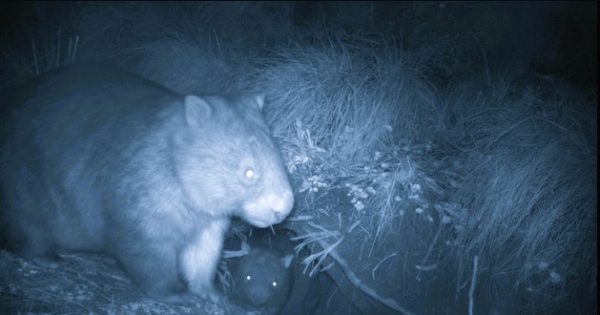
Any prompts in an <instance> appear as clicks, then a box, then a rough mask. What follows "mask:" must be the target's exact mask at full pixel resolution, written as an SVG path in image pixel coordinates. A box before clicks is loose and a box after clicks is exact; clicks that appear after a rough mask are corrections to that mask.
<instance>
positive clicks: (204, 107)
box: [183, 95, 212, 127]
mask: <svg viewBox="0 0 600 315" xmlns="http://www.w3.org/2000/svg"><path fill="white" fill-rule="evenodd" d="M183 107H184V115H185V122H186V123H187V125H188V126H190V127H200V126H202V125H204V123H205V122H206V121H207V120H208V119H209V118H210V116H211V114H212V109H211V108H210V104H208V103H207V102H206V101H205V100H204V99H202V98H200V97H198V96H196V95H187V96H186V97H185V100H184V104H183Z"/></svg>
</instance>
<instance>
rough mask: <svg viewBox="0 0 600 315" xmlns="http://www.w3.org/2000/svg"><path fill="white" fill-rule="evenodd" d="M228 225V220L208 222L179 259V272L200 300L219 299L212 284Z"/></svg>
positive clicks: (215, 300)
mask: <svg viewBox="0 0 600 315" xmlns="http://www.w3.org/2000/svg"><path fill="white" fill-rule="evenodd" d="M228 225H229V221H228V220H219V221H212V222H210V224H208V225H207V226H206V228H204V229H203V230H201V231H200V232H199V233H198V235H196V237H195V239H194V241H193V243H191V244H189V245H188V246H187V247H186V248H185V249H184V251H183V253H182V255H181V258H180V259H181V271H182V274H183V275H184V277H185V279H186V280H187V281H188V287H189V289H190V291H192V293H194V294H196V295H199V296H201V297H202V298H205V299H206V298H210V299H211V300H212V301H213V302H218V301H219V300H220V299H221V298H220V295H219V294H218V293H217V291H216V290H215V289H214V287H213V284H212V282H213V278H214V276H215V272H216V269H217V264H218V262H219V258H220V257H221V249H222V247H223V237H224V234H225V230H226V229H227V226H228Z"/></svg>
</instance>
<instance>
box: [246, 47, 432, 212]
mask: <svg viewBox="0 0 600 315" xmlns="http://www.w3.org/2000/svg"><path fill="white" fill-rule="evenodd" d="M242 82H243V83H246V85H245V86H243V87H242V89H249V90H254V91H262V92H265V93H266V94H267V96H268V99H269V105H268V107H267V109H266V116H267V120H268V121H269V123H270V125H271V126H272V129H273V133H274V135H275V137H277V138H278V139H280V143H281V144H282V147H283V148H282V150H283V152H284V155H285V156H286V157H287V160H288V162H289V163H288V166H289V168H290V169H291V170H292V172H293V170H294V169H295V168H296V167H305V169H306V170H311V171H315V172H316V173H318V176H323V177H325V178H324V179H323V182H324V183H323V184H322V185H321V186H322V187H325V186H327V185H328V184H333V183H334V182H335V183H337V184H341V183H342V182H343V181H346V183H348V184H349V185H350V186H352V187H353V185H356V184H359V183H363V184H364V183H372V182H373V181H375V178H376V177H378V176H381V175H382V174H383V173H385V174H384V175H389V176H388V177H387V178H386V179H385V180H383V182H385V184H381V185H380V187H374V188H373V187H371V188H370V189H369V190H371V191H372V193H371V194H370V195H374V194H375V192H374V191H375V190H379V188H382V189H385V191H384V192H383V195H386V197H385V198H384V197H381V196H379V197H376V198H370V199H371V201H372V200H379V201H382V200H388V198H387V197H388V195H392V197H391V198H393V194H394V190H395V189H396V190H397V189H398V187H400V186H401V185H397V186H396V187H395V188H394V185H393V184H391V183H393V182H400V183H402V185H405V186H407V185H410V183H411V181H413V180H415V178H417V177H418V176H417V175H418V174H419V168H418V162H417V161H416V160H415V159H414V157H412V156H410V153H409V152H408V151H410V150H408V149H407V147H409V146H411V145H413V144H415V143H422V142H424V141H427V139H428V138H429V137H430V136H431V135H432V134H433V133H434V132H433V130H434V129H435V128H436V125H435V122H436V118H435V117H436V115H435V109H434V96H433V92H432V91H431V89H430V87H429V86H427V85H426V84H424V83H423V82H422V81H421V80H420V79H419V77H418V76H417V75H416V73H415V71H414V69H412V68H411V65H410V64H409V62H408V59H406V60H405V58H404V56H403V53H402V51H401V50H399V49H397V48H396V47H394V46H390V45H386V42H385V41H384V40H381V41H371V40H369V41H366V40H364V41H363V40H362V39H361V38H356V37H351V36H349V37H340V36H330V37H325V38H321V39H319V40H316V41H312V42H309V41H305V42H303V41H299V42H295V43H292V44H290V45H286V46H284V47H280V48H277V49H275V51H274V53H272V54H271V55H269V56H268V57H264V58H261V59H258V61H257V62H256V66H255V70H254V71H253V72H252V73H251V74H250V75H249V77H247V79H245V80H242ZM403 148H404V150H403ZM382 157H383V159H382ZM386 159H387V160H386ZM411 161H412V162H411ZM311 174H312V173H311ZM311 174H304V175H307V176H308V175H311ZM313 175H314V174H313ZM313 179H314V177H313ZM317 186H318V184H317ZM350 186H349V187H350ZM367 186H368V185H367ZM352 187H350V190H352ZM317 188H318V187H317ZM364 188H367V187H364ZM354 190H356V189H354ZM379 193H382V192H381V191H380V192H379ZM363 195H364V196H368V195H369V193H366V192H365V193H364V194H363ZM364 199H369V198H366V197H365V198H364ZM367 201H368V200H367ZM357 210H359V211H360V210H363V207H361V206H358V207H357ZM373 211H382V212H381V213H387V214H390V206H388V207H387V208H377V207H373ZM381 213H380V214H381ZM374 217H376V216H374ZM380 218H381V219H382V220H383V221H389V220H391V219H392V217H390V216H384V217H381V216H380Z"/></svg>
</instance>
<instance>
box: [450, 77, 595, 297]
mask: <svg viewBox="0 0 600 315" xmlns="http://www.w3.org/2000/svg"><path fill="white" fill-rule="evenodd" d="M486 81H487V80H481V81H480V82H486ZM491 83H492V85H490V86H487V87H485V85H486V84H481V85H480V87H482V88H480V89H477V88H475V89H473V91H474V92H475V93H473V94H471V95H468V94H467V93H463V94H461V95H460V97H459V98H457V99H455V102H456V103H455V104H454V105H455V106H454V117H456V122H455V125H454V128H455V130H458V132H457V133H451V134H453V136H454V137H456V138H453V139H452V140H450V141H451V142H453V144H454V145H456V147H457V148H459V152H460V153H459V155H461V156H462V158H461V159H463V161H464V163H463V164H462V167H460V168H459V169H458V172H459V173H460V174H461V175H462V182H461V185H460V187H459V188H458V189H457V191H456V192H455V193H454V194H453V195H452V196H453V197H452V199H453V201H455V202H456V203H458V204H461V205H462V206H464V207H465V208H466V209H468V214H467V219H466V220H465V221H463V222H464V224H463V225H461V226H458V227H457V229H456V245H457V246H455V247H454V249H453V256H454V258H455V261H456V262H457V266H458V272H459V279H460V281H459V282H461V283H462V282H463V281H467V280H468V279H469V278H470V277H471V275H470V272H471V270H470V268H471V266H470V265H471V261H472V259H473V257H474V256H479V257H480V258H481V263H482V268H483V270H487V271H486V272H488V273H489V275H490V277H491V278H492V279H494V278H496V279H498V278H500V277H504V276H508V278H507V279H510V281H511V282H512V284H511V285H513V286H515V287H518V288H520V289H522V290H525V291H526V292H528V294H531V296H532V297H533V298H534V299H537V300H538V301H539V300H540V299H543V300H544V301H545V303H543V304H544V305H542V306H541V307H545V308H548V307H553V305H556V303H559V304H561V303H565V302H566V301H567V300H568V299H569V298H575V297H576V295H577V294H582V292H581V291H578V290H581V289H582V288H584V289H583V294H586V295H588V294H592V292H591V291H589V290H593V288H594V287H595V284H594V281H595V280H594V279H595V273H594V270H595V269H596V266H597V262H596V250H595V248H596V244H595V242H596V234H597V226H596V220H597V204H596V197H597V195H596V188H597V176H596V174H597V173H596V172H597V157H596V154H597V147H596V138H597V134H596V133H597V131H596V130H597V129H596V107H595V106H596V105H595V104H589V101H587V100H585V99H583V98H580V97H577V96H576V95H575V93H574V91H572V90H569V89H568V88H567V87H566V86H564V85H553V86H546V87H544V89H543V90H544V94H543V95H542V93H535V92H533V91H532V90H528V89H525V90H524V91H523V93H521V94H518V95H514V93H512V91H513V88H512V87H511V86H508V85H502V84H501V82H494V81H492V82H491ZM497 83H498V84H497ZM471 87H472V88H473V87H475V86H471ZM463 91H464V90H463ZM465 101H469V102H472V103H471V104H470V105H467V104H460V103H462V102H465ZM457 135H462V137H461V136H458V137H457ZM576 292H578V293H576ZM590 296H591V295H590Z"/></svg>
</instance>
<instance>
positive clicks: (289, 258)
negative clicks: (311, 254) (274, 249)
mask: <svg viewBox="0 0 600 315" xmlns="http://www.w3.org/2000/svg"><path fill="white" fill-rule="evenodd" d="M292 259H294V255H292V254H289V255H286V256H285V257H283V258H281V264H282V265H283V267H284V268H285V269H288V268H290V265H291V264H292Z"/></svg>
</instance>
